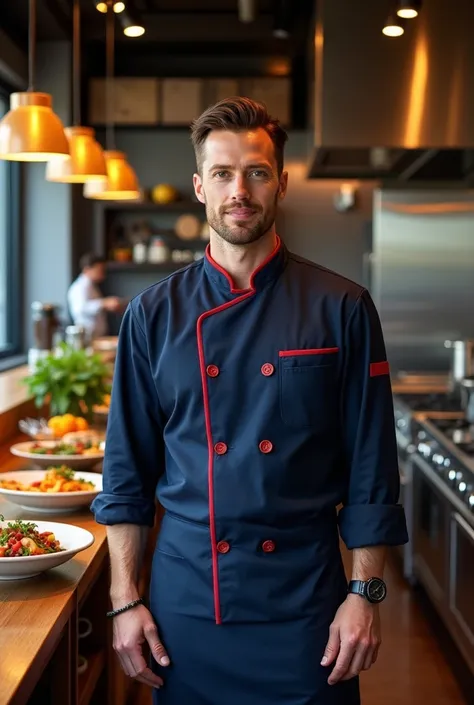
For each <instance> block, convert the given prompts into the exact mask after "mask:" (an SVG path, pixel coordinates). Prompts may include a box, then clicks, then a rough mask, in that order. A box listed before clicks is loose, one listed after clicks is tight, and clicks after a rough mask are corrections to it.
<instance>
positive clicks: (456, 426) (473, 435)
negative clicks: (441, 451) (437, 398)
mask: <svg viewBox="0 0 474 705" xmlns="http://www.w3.org/2000/svg"><path fill="white" fill-rule="evenodd" d="M429 421H430V423H432V424H433V426H436V428H437V429H438V430H439V431H442V433H443V434H444V435H445V436H446V437H447V438H449V440H450V441H451V443H453V444H454V445H455V446H456V448H459V450H461V451H462V452H463V453H465V454H466V455H469V456H474V425H473V424H470V423H469V422H468V421H467V420H466V419H446V418H445V419H437V418H430V419H429Z"/></svg>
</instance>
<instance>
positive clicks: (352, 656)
mask: <svg viewBox="0 0 474 705" xmlns="http://www.w3.org/2000/svg"><path fill="white" fill-rule="evenodd" d="M380 644H381V635H380V615H379V608H378V605H373V604H370V603H369V602H367V601H366V600H365V599H364V598H363V597H360V596H359V595H348V596H347V598H346V599H345V601H344V602H343V603H342V605H341V606H340V607H339V609H338V611H337V612H336V616H335V617H334V621H333V623H332V624H331V627H330V629H329V641H328V643H327V645H326V649H325V652H324V656H323V659H322V661H321V665H322V666H330V665H331V664H332V663H334V661H336V664H335V666H334V669H333V671H332V673H331V675H330V676H329V678H328V683H329V685H334V683H337V682H338V681H346V680H349V679H350V678H354V677H355V676H357V675H358V674H359V673H360V672H361V671H362V670H364V671H367V670H368V669H369V668H370V667H371V665H372V664H373V663H375V661H376V659H377V654H378V649H379V646H380ZM336 659H337V660H336Z"/></svg>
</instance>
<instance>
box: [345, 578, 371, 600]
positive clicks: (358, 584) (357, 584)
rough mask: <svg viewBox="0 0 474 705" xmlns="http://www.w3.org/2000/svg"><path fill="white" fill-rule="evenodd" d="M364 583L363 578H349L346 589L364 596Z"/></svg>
mask: <svg viewBox="0 0 474 705" xmlns="http://www.w3.org/2000/svg"><path fill="white" fill-rule="evenodd" d="M365 585H366V583H365V581H364V580H350V581H349V586H348V589H347V591H348V592H350V593H352V594H354V595H361V596H362V597H365Z"/></svg>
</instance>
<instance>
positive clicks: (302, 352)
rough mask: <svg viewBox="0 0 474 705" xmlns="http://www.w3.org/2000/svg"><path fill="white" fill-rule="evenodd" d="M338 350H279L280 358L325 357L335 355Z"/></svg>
mask: <svg viewBox="0 0 474 705" xmlns="http://www.w3.org/2000/svg"><path fill="white" fill-rule="evenodd" d="M337 352H339V348H304V349H303V350H280V352H279V353H278V354H279V356H280V357H293V356H294V355H325V354H326V353H337Z"/></svg>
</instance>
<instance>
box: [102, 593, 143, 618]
mask: <svg viewBox="0 0 474 705" xmlns="http://www.w3.org/2000/svg"><path fill="white" fill-rule="evenodd" d="M144 604H145V601H144V600H143V598H142V597H140V598H138V600H133V602H129V603H128V604H127V605H124V606H123V607H119V608H118V609H117V610H111V611H110V612H107V614H106V616H107V617H109V618H110V617H116V616H117V615H118V614H121V613H122V612H126V611H127V610H131V609H132V607H136V606H137V605H144Z"/></svg>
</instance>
